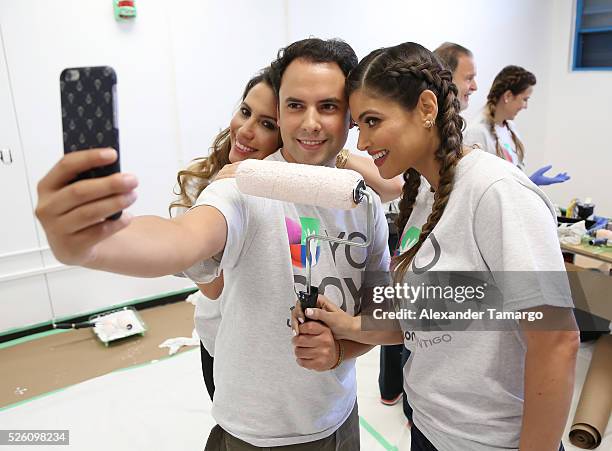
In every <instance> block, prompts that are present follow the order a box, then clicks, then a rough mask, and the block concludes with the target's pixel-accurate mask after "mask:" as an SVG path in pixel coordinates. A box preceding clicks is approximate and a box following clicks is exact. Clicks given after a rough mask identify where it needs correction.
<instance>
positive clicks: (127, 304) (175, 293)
mask: <svg viewBox="0 0 612 451" xmlns="http://www.w3.org/2000/svg"><path fill="white" fill-rule="evenodd" d="M193 291H197V288H196V287H191V288H183V289H181V290H176V291H169V292H167V293H159V294H156V295H153V296H147V297H144V298H138V299H132V300H131V301H126V302H123V303H121V304H115V305H109V306H107V307H104V308H101V309H98V310H94V311H91V312H85V313H79V314H78V315H72V316H66V317H62V318H56V319H55V322H56V323H67V322H70V321H71V320H72V319H73V318H79V317H82V316H93V315H97V314H98V313H103V312H107V311H109V310H116V309H120V308H123V307H131V306H134V305H137V304H140V303H142V302H148V301H153V300H155V299H162V298H167V297H172V296H178V295H181V294H187V293H191V292H193ZM48 325H51V321H47V322H44V323H38V324H31V325H29V326H26V327H20V328H16V329H10V330H5V331H3V332H2V333H0V337H2V336H6V335H10V334H13V333H18V332H23V331H25V330H28V329H34V328H36V327H42V326H48ZM53 333H57V331H55V330H50V331H45V332H41V333H40V334H32V338H42V337H45V336H46V335H45V334H49V335H52V334H53ZM23 338H24V339H25V341H29V340H31V339H32V338H28V337H23ZM19 340H22V339H21V338H17V339H15V340H11V341H8V342H6V343H0V349H2V348H6V347H8V346H12V345H16V344H19V343H23V341H19Z"/></svg>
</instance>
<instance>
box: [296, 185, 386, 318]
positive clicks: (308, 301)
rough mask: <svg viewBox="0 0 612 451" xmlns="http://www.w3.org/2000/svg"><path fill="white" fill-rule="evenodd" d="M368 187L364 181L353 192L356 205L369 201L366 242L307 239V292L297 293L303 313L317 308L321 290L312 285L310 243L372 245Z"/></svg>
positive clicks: (369, 204)
mask: <svg viewBox="0 0 612 451" xmlns="http://www.w3.org/2000/svg"><path fill="white" fill-rule="evenodd" d="M366 188H367V186H366V184H365V182H364V181H363V180H361V181H360V182H359V184H358V185H357V186H356V187H355V189H354V190H353V200H354V202H355V204H360V203H361V201H362V200H363V198H364V197H365V198H366V200H367V210H366V240H365V241H364V242H363V243H358V242H356V241H350V240H343V239H341V238H333V237H330V236H327V235H309V236H308V237H307V238H306V291H296V294H297V297H298V300H299V301H300V307H301V308H302V311H304V310H306V309H307V308H315V307H316V306H317V298H318V296H319V289H318V288H317V287H314V286H312V285H311V282H312V263H311V259H312V254H311V252H310V243H311V241H312V240H321V241H329V242H332V243H336V244H343V245H345V246H355V247H368V246H370V244H372V239H373V233H372V222H373V220H374V201H373V198H372V195H371V194H370V193H368V192H367V190H366ZM304 319H305V320H306V321H310V320H309V319H308V318H307V317H306V318H304Z"/></svg>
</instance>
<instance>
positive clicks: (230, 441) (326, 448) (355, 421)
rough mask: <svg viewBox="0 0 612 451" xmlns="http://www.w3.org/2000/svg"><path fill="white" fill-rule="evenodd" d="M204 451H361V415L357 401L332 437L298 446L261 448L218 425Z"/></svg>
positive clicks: (211, 432)
mask: <svg viewBox="0 0 612 451" xmlns="http://www.w3.org/2000/svg"><path fill="white" fill-rule="evenodd" d="M204 451H359V414H358V412H357V401H355V407H353V411H352V412H351V414H350V415H349V417H348V418H347V419H346V421H345V422H344V423H343V424H342V426H340V427H339V428H338V430H336V432H334V433H333V434H332V435H330V436H329V437H326V438H322V439H321V440H317V441H314V442H309V443H298V444H296V445H286V446H276V447H274V448H260V447H258V446H253V445H251V444H249V443H247V442H244V441H242V440H240V439H238V438H236V437H234V436H233V435H231V434H229V433H228V432H226V431H225V430H223V429H222V428H221V426H219V425H216V426H215V427H214V428H212V430H211V431H210V435H209V436H208V442H207V443H206V448H204Z"/></svg>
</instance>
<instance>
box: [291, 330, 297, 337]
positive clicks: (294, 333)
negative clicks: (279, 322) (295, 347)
mask: <svg viewBox="0 0 612 451" xmlns="http://www.w3.org/2000/svg"><path fill="white" fill-rule="evenodd" d="M291 332H293V336H294V337H295V336H296V335H297V331H296V330H295V329H291Z"/></svg>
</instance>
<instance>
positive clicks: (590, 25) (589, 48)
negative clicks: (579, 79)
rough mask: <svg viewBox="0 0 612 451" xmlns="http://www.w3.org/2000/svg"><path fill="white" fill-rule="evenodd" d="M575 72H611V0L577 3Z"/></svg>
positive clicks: (579, 0) (588, 0)
mask: <svg viewBox="0 0 612 451" xmlns="http://www.w3.org/2000/svg"><path fill="white" fill-rule="evenodd" d="M573 69H574V70H612V0H577V2H576V35H575V36H574V63H573Z"/></svg>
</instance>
